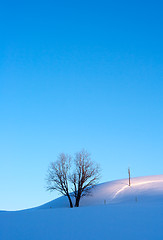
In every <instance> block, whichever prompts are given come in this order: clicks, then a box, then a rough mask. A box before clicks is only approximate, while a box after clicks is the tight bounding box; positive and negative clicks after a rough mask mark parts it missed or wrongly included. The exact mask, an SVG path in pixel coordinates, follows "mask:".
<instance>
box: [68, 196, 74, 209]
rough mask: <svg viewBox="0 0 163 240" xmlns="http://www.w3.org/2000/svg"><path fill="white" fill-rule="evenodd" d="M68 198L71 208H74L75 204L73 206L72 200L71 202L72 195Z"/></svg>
mask: <svg viewBox="0 0 163 240" xmlns="http://www.w3.org/2000/svg"><path fill="white" fill-rule="evenodd" d="M67 197H68V200H69V203H70V208H73V204H72V200H71V197H70V195H69V194H67Z"/></svg>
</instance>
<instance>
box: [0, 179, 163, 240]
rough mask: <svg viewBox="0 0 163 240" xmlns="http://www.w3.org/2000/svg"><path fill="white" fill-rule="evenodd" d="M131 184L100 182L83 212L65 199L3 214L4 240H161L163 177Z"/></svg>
mask: <svg viewBox="0 0 163 240" xmlns="http://www.w3.org/2000/svg"><path fill="white" fill-rule="evenodd" d="M127 184H128V180H127V179H124V180H117V181H112V182H108V183H103V184H99V185H98V186H97V188H96V189H95V190H94V192H93V194H92V196H89V197H87V198H85V199H84V198H83V200H82V202H81V206H82V207H80V208H73V209H70V208H68V204H67V202H66V198H64V197H61V198H58V199H56V200H54V201H52V202H50V203H47V204H44V205H42V206H40V207H37V208H34V209H29V210H25V211H15V212H7V211H6V212H0V240H52V239H55V240H67V239H68V240H76V239H77V240H83V239H84V240H107V239H108V240H109V239H111V240H123V239H125V240H129V239H132V240H138V239H139V240H163V175H159V176H148V177H141V178H134V179H132V181H131V184H132V185H131V187H129V186H128V185H127ZM104 200H106V203H107V204H104Z"/></svg>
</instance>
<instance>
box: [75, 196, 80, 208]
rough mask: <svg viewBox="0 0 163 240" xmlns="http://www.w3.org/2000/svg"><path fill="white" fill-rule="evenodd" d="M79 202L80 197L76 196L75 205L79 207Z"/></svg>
mask: <svg viewBox="0 0 163 240" xmlns="http://www.w3.org/2000/svg"><path fill="white" fill-rule="evenodd" d="M79 202H80V197H79V196H77V198H76V203H75V207H79Z"/></svg>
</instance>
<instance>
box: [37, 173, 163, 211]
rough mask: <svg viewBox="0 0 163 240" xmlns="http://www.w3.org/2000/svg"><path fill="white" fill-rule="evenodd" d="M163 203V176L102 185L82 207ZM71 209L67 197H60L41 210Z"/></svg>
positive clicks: (81, 204) (83, 200)
mask: <svg viewBox="0 0 163 240" xmlns="http://www.w3.org/2000/svg"><path fill="white" fill-rule="evenodd" d="M134 202H139V203H144V204H145V203H150V202H152V203H154V202H155V203H156V202H157V203H158V202H162V203H163V175H156V176H147V177H137V178H132V179H131V186H129V185H128V179H122V180H116V181H111V182H106V183H102V184H99V185H97V186H96V188H95V189H93V190H92V194H91V195H90V196H87V197H84V198H82V199H81V202H80V206H94V205H103V204H104V203H106V204H117V203H121V204H122V203H123V204H124V203H134ZM62 207H69V203H68V200H67V197H60V198H57V199H55V200H53V201H51V202H48V203H46V204H44V205H42V206H40V207H39V208H41V209H46V208H62Z"/></svg>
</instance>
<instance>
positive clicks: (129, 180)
mask: <svg viewBox="0 0 163 240" xmlns="http://www.w3.org/2000/svg"><path fill="white" fill-rule="evenodd" d="M128 185H129V186H131V177H130V168H128Z"/></svg>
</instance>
